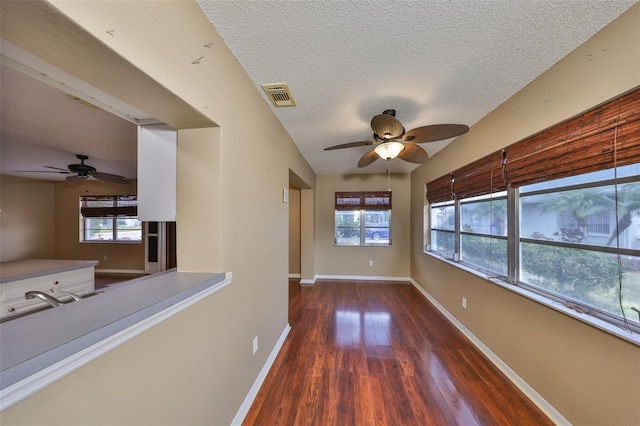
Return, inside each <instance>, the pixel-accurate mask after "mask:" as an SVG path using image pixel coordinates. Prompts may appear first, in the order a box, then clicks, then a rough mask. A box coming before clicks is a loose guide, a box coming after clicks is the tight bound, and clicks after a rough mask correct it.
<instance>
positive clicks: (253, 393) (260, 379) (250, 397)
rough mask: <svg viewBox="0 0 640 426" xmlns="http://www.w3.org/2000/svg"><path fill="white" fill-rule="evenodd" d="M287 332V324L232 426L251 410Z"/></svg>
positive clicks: (289, 329)
mask: <svg viewBox="0 0 640 426" xmlns="http://www.w3.org/2000/svg"><path fill="white" fill-rule="evenodd" d="M289 331H291V326H290V325H289V324H287V326H286V327H285V328H284V330H283V331H282V334H281V335H280V338H279V339H278V341H277V342H276V345H275V346H274V348H273V350H272V351H271V354H270V355H269V358H267V361H266V362H265V363H264V366H262V370H260V374H258V377H256V380H255V381H254V382H253V386H251V389H249V393H248V394H247V396H246V397H245V398H244V401H242V405H240V408H239V409H238V412H237V413H236V416H235V417H234V418H233V420H232V421H231V425H232V426H234V425H241V424H242V422H243V420H244V418H245V417H246V416H247V413H248V412H249V409H250V408H251V404H253V401H254V400H255V399H256V396H257V395H258V391H259V390H260V387H261V386H262V383H264V379H266V378H267V373H269V370H270V369H271V366H272V365H273V362H274V361H275V360H276V357H277V356H278V352H280V349H281V348H282V345H283V344H284V341H285V339H286V338H287V336H288V335H289Z"/></svg>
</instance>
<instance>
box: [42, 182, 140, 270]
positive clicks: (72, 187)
mask: <svg viewBox="0 0 640 426" xmlns="http://www.w3.org/2000/svg"><path fill="white" fill-rule="evenodd" d="M135 194H137V182H136V181H132V182H131V183H129V184H128V185H114V184H112V183H107V182H100V181H95V180H86V181H71V182H56V183H55V201H56V202H55V209H54V210H53V212H55V238H54V240H55V258H56V259H77V260H97V261H99V262H100V263H99V264H98V265H97V266H96V269H115V270H127V271H144V268H145V262H144V252H145V251H144V243H143V242H140V243H132V244H120V243H117V244H112V243H81V242H80V226H79V223H80V222H79V220H80V216H79V212H78V206H79V200H80V197H81V196H86V195H135ZM105 258H106V259H105Z"/></svg>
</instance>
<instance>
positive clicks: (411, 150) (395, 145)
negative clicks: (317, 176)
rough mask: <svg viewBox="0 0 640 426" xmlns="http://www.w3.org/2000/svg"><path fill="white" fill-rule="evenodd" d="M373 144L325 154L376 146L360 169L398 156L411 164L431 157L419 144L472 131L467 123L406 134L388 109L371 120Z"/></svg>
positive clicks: (360, 143)
mask: <svg viewBox="0 0 640 426" xmlns="http://www.w3.org/2000/svg"><path fill="white" fill-rule="evenodd" d="M371 129H373V139H374V141H358V142H349V143H343V144H341V145H335V146H330V147H328V148H325V149H324V150H325V151H331V150H334V149H343V148H354V147H359V146H375V148H374V149H373V150H371V151H369V152H367V153H366V154H365V155H363V156H362V158H360V161H359V162H358V167H366V166H368V165H369V164H371V163H373V162H374V161H376V160H377V159H378V158H382V159H384V160H392V159H394V158H396V157H398V158H400V159H402V160H404V161H409V162H411V163H418V164H421V163H424V162H425V161H427V160H428V159H429V156H428V155H427V153H426V152H425V150H424V149H422V148H421V147H420V146H418V145H416V144H418V143H425V142H435V141H439V140H443V139H449V138H453V137H455V136H460V135H462V134H464V133H467V131H469V126H465V125H464V124H434V125H430V126H422V127H417V128H415V129H413V130H409V131H408V132H405V129H404V126H403V125H402V123H400V121H399V120H398V119H396V110H395V109H387V110H385V111H383V112H382V114H378V115H376V116H374V117H373V118H372V119H371Z"/></svg>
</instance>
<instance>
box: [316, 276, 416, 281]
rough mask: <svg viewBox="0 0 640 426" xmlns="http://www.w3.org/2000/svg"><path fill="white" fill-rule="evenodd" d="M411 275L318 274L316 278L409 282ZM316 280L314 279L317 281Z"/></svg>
mask: <svg viewBox="0 0 640 426" xmlns="http://www.w3.org/2000/svg"><path fill="white" fill-rule="evenodd" d="M410 279H411V278H409V277H384V276H371V275H316V277H315V280H344V281H402V282H405V283H406V282H409V280H410ZM315 280H314V281H315Z"/></svg>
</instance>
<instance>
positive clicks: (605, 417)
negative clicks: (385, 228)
mask: <svg viewBox="0 0 640 426" xmlns="http://www.w3.org/2000/svg"><path fill="white" fill-rule="evenodd" d="M638 85H640V4H638V5H635V6H634V7H632V8H631V9H630V10H629V11H628V12H627V13H626V14H624V15H623V16H622V17H620V19H618V20H616V21H614V22H613V23H612V24H611V25H610V26H608V27H606V28H605V29H603V30H602V31H601V32H600V33H599V34H597V35H596V36H594V37H593V38H592V39H591V40H589V41H587V42H586V43H585V44H584V45H583V46H581V47H580V48H578V49H577V50H576V51H574V52H573V53H571V54H570V55H569V56H567V57H565V58H564V59H563V60H562V61H560V62H559V63H558V64H556V65H555V66H554V67H553V68H551V69H550V70H549V71H547V72H546V73H544V74H543V75H541V76H540V77H539V78H538V79H536V80H535V81H533V82H532V83H531V84H529V85H528V86H527V87H525V88H524V89H522V90H521V91H520V92H518V93H517V94H516V95H515V96H513V97H512V98H511V99H509V100H508V101H507V102H505V103H504V104H503V105H501V106H500V107H499V108H497V109H496V110H495V111H493V112H492V113H491V114H489V115H488V116H487V117H485V118H484V119H482V120H481V121H480V122H479V123H477V124H475V125H474V126H473V127H472V128H471V130H470V131H469V133H467V134H466V135H464V136H463V137H460V138H458V139H457V140H456V141H455V142H454V143H452V144H451V145H450V146H448V147H447V148H446V149H445V150H443V151H442V152H441V153H439V154H437V155H435V156H434V157H433V159H431V160H429V161H428V162H427V163H426V164H424V165H422V166H421V167H420V168H418V169H417V170H416V171H414V172H413V174H412V176H411V178H412V184H411V186H412V191H411V192H412V194H411V206H412V207H411V226H412V235H411V238H412V240H411V266H412V271H411V275H412V277H413V278H414V279H415V281H417V282H418V283H419V284H420V285H421V286H422V287H424V288H425V289H426V290H427V291H428V292H429V293H430V294H431V295H433V296H434V297H435V298H436V299H437V300H438V302H439V303H440V304H442V305H443V306H444V307H445V308H446V309H447V310H448V311H449V312H451V313H452V314H453V315H455V317H456V318H457V319H458V320H460V321H461V322H462V323H463V324H464V325H465V326H466V327H467V328H468V329H469V330H470V331H471V332H472V333H473V334H474V335H475V336H477V337H478V338H479V339H480V340H481V341H482V342H483V343H484V344H486V345H487V346H488V347H489V348H490V349H491V350H492V351H493V352H494V353H495V354H497V355H498V356H499V357H500V358H501V359H502V360H503V361H505V362H506V363H507V364H508V365H509V366H510V367H511V368H512V369H513V370H514V371H515V372H516V373H517V374H518V375H519V376H520V377H522V378H523V379H524V380H525V381H526V382H527V383H528V384H529V385H531V386H532V387H533V388H534V389H535V390H536V391H537V392H538V393H539V394H540V395H541V396H542V397H543V398H545V399H546V400H547V401H548V402H549V403H550V404H552V405H553V406H554V407H555V408H556V409H557V410H558V411H559V412H560V413H561V414H562V415H563V416H564V417H565V418H566V419H568V420H569V421H570V422H572V423H573V424H576V425H632V424H640V404H638V401H640V386H639V383H640V382H639V380H640V379H639V378H640V348H639V347H638V346H635V345H633V344H631V343H628V342H626V341H624V340H622V339H619V338H616V337H613V336H612V335H610V334H608V333H605V332H602V331H600V330H599V329H596V328H595V327H592V326H590V325H587V324H585V323H582V322H580V321H577V320H575V319H572V318H570V317H568V316H566V315H564V314H561V313H559V312H556V311H554V310H552V309H549V308H546V307H544V306H542V305H540V304H538V303H536V302H533V301H531V300H529V299H526V298H524V297H522V296H519V295H517V294H515V293H513V292H511V291H508V290H506V289H503V288H500V287H498V286H496V285H493V284H491V283H489V282H487V281H485V280H482V279H479V278H477V277H475V276H473V275H471V274H468V273H466V272H464V271H461V270H459V269H457V268H455V267H451V266H449V265H447V264H446V263H444V262H441V261H439V260H437V259H434V258H432V257H430V256H428V255H425V254H423V253H422V245H423V208H424V184H425V183H427V182H429V181H431V180H433V179H435V178H438V177H440V176H442V175H444V174H446V173H448V172H451V171H453V170H455V169H457V168H458V167H461V166H463V165H465V164H467V163H469V162H471V161H473V160H476V159H478V158H480V157H482V156H484V155H486V154H489V153H491V152H494V151H496V150H499V149H501V148H502V147H504V146H507V145H509V144H511V143H514V142H516V141H518V140H520V139H522V138H524V137H526V136H528V135H530V134H532V133H535V132H537V131H540V130H542V129H544V128H546V127H549V126H551V125H553V124H555V123H557V122H559V121H562V120H564V119H566V118H568V117H571V116H574V115H576V114H578V113H580V112H582V111H584V110H586V109H588V108H590V107H592V106H594V105H597V104H600V103H602V102H604V101H606V100H608V99H610V98H612V97H615V96H616V95H619V94H621V93H623V92H626V91H628V90H630V89H632V88H634V87H636V86H638ZM463 296H464V297H466V298H467V301H468V308H467V309H466V310H463V309H462V308H461V298H462V297H463Z"/></svg>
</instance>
